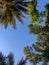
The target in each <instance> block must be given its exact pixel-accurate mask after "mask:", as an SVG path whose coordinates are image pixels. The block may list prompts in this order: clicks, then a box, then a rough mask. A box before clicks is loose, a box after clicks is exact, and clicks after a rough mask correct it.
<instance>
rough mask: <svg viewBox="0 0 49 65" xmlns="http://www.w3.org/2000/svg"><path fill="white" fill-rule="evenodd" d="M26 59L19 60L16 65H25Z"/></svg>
mask: <svg viewBox="0 0 49 65" xmlns="http://www.w3.org/2000/svg"><path fill="white" fill-rule="evenodd" d="M26 61H27V60H26V59H23V58H22V59H21V60H20V61H19V63H18V64H17V65H26Z"/></svg>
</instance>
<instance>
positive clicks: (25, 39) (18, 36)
mask: <svg viewBox="0 0 49 65" xmlns="http://www.w3.org/2000/svg"><path fill="white" fill-rule="evenodd" d="M38 2H39V10H42V9H43V8H44V6H43V5H45V3H48V2H49V0H38ZM25 15H26V14H25ZM26 17H27V18H26V19H23V21H24V25H22V24H21V23H20V22H19V21H18V20H16V23H17V29H15V30H14V29H13V28H12V26H10V25H9V26H8V28H7V29H4V27H3V26H2V25H0V51H2V52H3V54H5V55H8V54H9V53H10V52H12V53H13V54H14V58H15V61H16V63H17V62H18V61H19V60H20V59H21V58H22V57H23V56H24V53H23V49H24V47H25V46H29V45H32V43H35V42H36V36H35V35H34V34H32V35H31V34H29V30H28V24H29V21H30V18H29V16H27V15H26Z"/></svg>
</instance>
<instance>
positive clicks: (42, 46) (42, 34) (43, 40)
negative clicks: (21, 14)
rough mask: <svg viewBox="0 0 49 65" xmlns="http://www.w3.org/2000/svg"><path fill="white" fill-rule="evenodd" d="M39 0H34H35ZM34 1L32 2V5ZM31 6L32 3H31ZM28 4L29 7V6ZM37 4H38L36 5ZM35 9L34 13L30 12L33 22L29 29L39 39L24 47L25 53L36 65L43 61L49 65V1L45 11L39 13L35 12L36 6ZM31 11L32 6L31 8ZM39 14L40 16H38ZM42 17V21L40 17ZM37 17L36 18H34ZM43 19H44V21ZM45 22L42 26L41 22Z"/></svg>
mask: <svg viewBox="0 0 49 65" xmlns="http://www.w3.org/2000/svg"><path fill="white" fill-rule="evenodd" d="M35 1H37V0H34V1H33V2H35ZM32 5H34V3H32V4H31V6H32ZM29 6H30V5H29ZM29 6H28V7H29ZM36 6H37V5H36ZM32 9H33V11H32V14H29V15H30V17H31V16H32V17H31V21H32V24H30V25H29V26H28V27H29V30H30V33H33V34H36V35H37V41H36V43H35V44H32V46H27V47H25V48H24V54H25V56H26V59H28V60H29V61H30V62H31V63H33V65H36V64H37V63H39V62H42V65H48V63H49V3H47V4H46V5H45V9H44V11H42V12H40V13H39V14H37V13H35V15H34V14H33V13H34V12H35V11H34V7H32ZM29 12H30V13H31V8H30V10H29ZM36 15H38V16H39V18H37V17H36ZM40 17H41V21H40V22H39V19H40ZM34 19H35V20H34ZM42 20H43V21H42ZM43 22H44V25H43V26H42V25H41V23H43Z"/></svg>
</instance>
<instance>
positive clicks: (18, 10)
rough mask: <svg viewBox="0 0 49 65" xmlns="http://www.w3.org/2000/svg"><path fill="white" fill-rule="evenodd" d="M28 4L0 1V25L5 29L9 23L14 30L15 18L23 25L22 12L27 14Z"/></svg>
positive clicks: (15, 1) (10, 0) (17, 1)
mask: <svg viewBox="0 0 49 65" xmlns="http://www.w3.org/2000/svg"><path fill="white" fill-rule="evenodd" d="M29 2H30V1H29ZM29 2H25V0H0V23H1V24H3V25H4V26H5V28H6V27H7V26H8V24H9V23H10V24H11V25H13V27H14V28H16V22H15V18H17V19H18V20H19V21H20V22H21V23H22V24H23V21H22V17H23V18H24V17H25V16H24V14H23V12H24V13H27V4H28V3H29Z"/></svg>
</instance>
